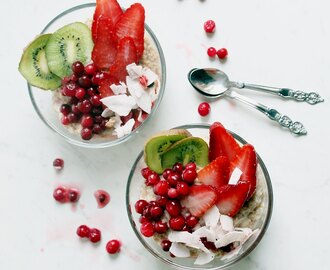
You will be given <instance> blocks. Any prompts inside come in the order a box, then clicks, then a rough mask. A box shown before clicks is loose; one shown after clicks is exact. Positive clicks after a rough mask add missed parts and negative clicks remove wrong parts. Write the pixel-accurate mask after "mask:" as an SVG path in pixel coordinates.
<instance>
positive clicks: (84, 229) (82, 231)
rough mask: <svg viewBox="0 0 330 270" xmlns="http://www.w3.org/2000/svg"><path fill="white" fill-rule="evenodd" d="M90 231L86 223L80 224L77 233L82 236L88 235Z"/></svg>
mask: <svg viewBox="0 0 330 270" xmlns="http://www.w3.org/2000/svg"><path fill="white" fill-rule="evenodd" d="M89 233H90V229H89V227H88V226H86V225H80V226H79V227H78V229H77V235H78V236H79V237H81V238H85V237H88V236H89Z"/></svg>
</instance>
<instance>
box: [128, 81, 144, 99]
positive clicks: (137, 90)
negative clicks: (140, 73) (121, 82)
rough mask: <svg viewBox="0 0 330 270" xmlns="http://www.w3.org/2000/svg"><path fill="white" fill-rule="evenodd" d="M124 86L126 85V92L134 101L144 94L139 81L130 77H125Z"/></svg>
mask: <svg viewBox="0 0 330 270" xmlns="http://www.w3.org/2000/svg"><path fill="white" fill-rule="evenodd" d="M126 84H127V88H128V92H129V93H130V94H131V95H132V96H133V97H134V98H136V99H138V98H140V97H141V96H142V94H143V93H144V92H145V91H144V88H143V86H142V85H141V84H140V82H139V80H134V79H132V78H131V77H129V76H126Z"/></svg>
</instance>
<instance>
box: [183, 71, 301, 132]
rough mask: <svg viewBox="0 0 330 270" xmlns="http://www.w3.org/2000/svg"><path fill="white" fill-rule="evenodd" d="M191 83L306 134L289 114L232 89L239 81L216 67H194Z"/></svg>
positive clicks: (213, 96)
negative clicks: (247, 106)
mask: <svg viewBox="0 0 330 270" xmlns="http://www.w3.org/2000/svg"><path fill="white" fill-rule="evenodd" d="M188 80H189V82H190V83H191V85H192V86H193V87H194V88H195V89H196V90H197V91H198V92H199V93H200V94H202V95H204V96H206V97H209V98H217V97H221V96H224V95H226V96H229V97H230V98H233V99H236V100H239V101H241V102H243V103H245V104H247V105H249V106H251V107H253V108H255V109H257V110H258V111H260V112H262V113H263V114H265V115H266V116H268V117H269V118H270V119H271V120H273V121H275V122H277V123H279V124H280V125H281V126H283V127H285V128H288V129H289V130H290V131H291V132H292V133H294V134H297V135H306V134H307V131H306V129H305V128H304V126H303V124H302V123H300V122H293V121H292V120H291V119H290V118H289V117H288V116H286V115H282V114H280V113H279V112H278V111H277V110H275V109H271V108H268V107H267V106H265V105H263V104H260V103H258V102H256V101H254V100H252V99H250V98H247V97H245V96H242V95H240V94H238V93H236V92H235V91H233V90H231V88H233V87H237V83H235V82H231V81H229V78H228V76H227V75H226V74H225V73H223V72H222V71H220V70H218V69H214V68H205V69H197V68H195V69H192V70H191V71H190V72H189V74H188Z"/></svg>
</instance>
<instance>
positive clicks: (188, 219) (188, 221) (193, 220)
mask: <svg viewBox="0 0 330 270" xmlns="http://www.w3.org/2000/svg"><path fill="white" fill-rule="evenodd" d="M198 221H199V219H198V218H197V217H195V216H193V215H189V216H187V217H186V224H187V226H188V227H190V228H194V227H195V226H196V225H197V223H198Z"/></svg>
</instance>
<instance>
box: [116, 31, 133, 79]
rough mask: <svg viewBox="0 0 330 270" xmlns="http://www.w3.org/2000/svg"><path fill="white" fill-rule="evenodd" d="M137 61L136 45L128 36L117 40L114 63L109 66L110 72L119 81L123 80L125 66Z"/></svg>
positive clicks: (125, 74)
mask: <svg viewBox="0 0 330 270" xmlns="http://www.w3.org/2000/svg"><path fill="white" fill-rule="evenodd" d="M132 63H137V56H136V47H135V45H134V41H133V39H132V38H130V37H125V38H122V39H121V40H119V42H118V49H117V56H116V60H115V63H114V64H113V65H112V66H111V67H110V74H111V75H112V76H115V77H116V78H117V79H118V80H119V81H125V79H126V76H127V75H128V74H127V70H126V66H127V65H129V64H132Z"/></svg>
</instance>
